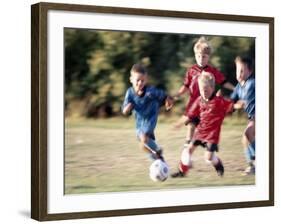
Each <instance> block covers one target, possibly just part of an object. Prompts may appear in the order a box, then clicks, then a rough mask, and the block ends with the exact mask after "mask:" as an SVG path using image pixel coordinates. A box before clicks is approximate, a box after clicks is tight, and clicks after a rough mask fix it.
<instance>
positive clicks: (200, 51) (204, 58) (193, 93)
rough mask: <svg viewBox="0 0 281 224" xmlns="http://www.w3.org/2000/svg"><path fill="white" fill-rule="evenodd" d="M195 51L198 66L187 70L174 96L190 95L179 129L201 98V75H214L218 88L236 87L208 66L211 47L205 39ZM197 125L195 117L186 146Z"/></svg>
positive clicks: (198, 42)
mask: <svg viewBox="0 0 281 224" xmlns="http://www.w3.org/2000/svg"><path fill="white" fill-rule="evenodd" d="M193 50H194V54H195V60H196V64H195V65H193V66H192V67H191V68H190V69H188V70H187V72H186V75H185V78H184V82H183V85H182V86H181V87H180V89H179V91H178V93H177V94H176V95H175V96H174V98H175V99H177V98H178V97H179V96H181V95H183V94H184V93H186V92H188V93H189V101H188V103H187V105H186V108H185V113H184V115H183V116H182V117H181V119H180V120H179V121H178V122H177V123H176V124H175V125H174V127H175V128H179V127H181V126H182V125H183V123H184V121H185V120H186V114H188V113H189V110H190V109H191V107H192V105H193V104H194V102H195V100H196V99H197V98H198V96H200V93H199V87H198V82H197V80H198V77H199V75H200V74H201V73H203V72H209V73H212V74H213V76H214V78H215V83H216V85H217V86H223V87H225V88H227V89H230V90H233V89H234V86H233V85H232V84H231V83H229V82H227V81H226V79H225V77H224V75H223V74H222V73H221V72H220V71H219V70H217V69H216V68H214V67H212V66H211V65H209V64H208V62H209V58H210V55H211V46H210V44H209V42H208V41H207V40H206V39H205V38H204V37H201V38H199V40H198V41H197V42H196V43H195V45H194V48H193ZM197 124H198V118H197V117H194V118H193V120H192V121H190V122H189V123H188V125H187V133H186V141H185V146H186V145H187V144H188V143H189V142H190V140H191V139H192V136H193V133H194V130H195V126H196V125H197Z"/></svg>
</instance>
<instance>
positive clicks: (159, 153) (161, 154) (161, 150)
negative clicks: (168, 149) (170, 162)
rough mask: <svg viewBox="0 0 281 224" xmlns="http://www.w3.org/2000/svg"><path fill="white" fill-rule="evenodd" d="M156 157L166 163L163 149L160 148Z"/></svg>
mask: <svg viewBox="0 0 281 224" xmlns="http://www.w3.org/2000/svg"><path fill="white" fill-rule="evenodd" d="M156 157H157V159H161V160H162V161H164V162H165V159H164V157H163V148H162V147H159V149H158V151H157V152H156Z"/></svg>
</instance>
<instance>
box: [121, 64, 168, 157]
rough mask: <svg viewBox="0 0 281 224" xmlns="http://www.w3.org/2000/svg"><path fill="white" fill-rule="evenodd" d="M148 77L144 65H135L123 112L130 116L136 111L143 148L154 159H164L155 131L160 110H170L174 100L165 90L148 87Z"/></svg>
mask: <svg viewBox="0 0 281 224" xmlns="http://www.w3.org/2000/svg"><path fill="white" fill-rule="evenodd" d="M147 76H148V74H147V71H146V69H145V68H144V67H143V66H142V65H140V64H135V65H133V67H132V69H131V76H130V82H131V83H132V87H130V88H129V89H128V90H127V92H126V96H125V100H124V103H123V107H122V112H123V114H125V115H128V114H130V113H131V111H132V110H134V112H135V119H136V129H137V130H136V132H137V137H138V140H139V141H140V143H141V148H142V149H144V150H145V151H147V152H149V153H150V155H151V158H152V159H159V158H160V159H163V155H162V150H161V148H160V147H159V145H158V144H157V143H156V142H155V136H154V129H155V127H156V123H157V118H158V112H159V108H160V107H161V106H162V105H163V104H165V106H166V109H167V110H169V109H170V108H171V107H172V106H173V100H172V98H171V97H169V96H167V95H166V93H165V92H164V91H163V90H160V89H157V88H155V87H153V86H148V85H147V79H148V77H147Z"/></svg>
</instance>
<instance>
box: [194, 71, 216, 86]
mask: <svg viewBox="0 0 281 224" xmlns="http://www.w3.org/2000/svg"><path fill="white" fill-rule="evenodd" d="M198 84H199V85H208V86H211V87H213V88H215V85H216V82H215V77H214V75H213V74H212V73H210V72H205V71H203V72H202V73H201V74H200V75H199V77H198Z"/></svg>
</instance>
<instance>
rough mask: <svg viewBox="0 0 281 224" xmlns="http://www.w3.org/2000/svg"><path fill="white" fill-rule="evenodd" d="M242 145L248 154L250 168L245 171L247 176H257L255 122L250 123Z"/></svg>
mask: <svg viewBox="0 0 281 224" xmlns="http://www.w3.org/2000/svg"><path fill="white" fill-rule="evenodd" d="M242 143H243V146H244V149H245V153H246V160H247V163H248V167H247V168H246V169H245V174H255V159H256V152H255V121H254V120H251V121H249V123H248V125H247V127H246V129H245V131H244V135H243V137H242Z"/></svg>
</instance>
